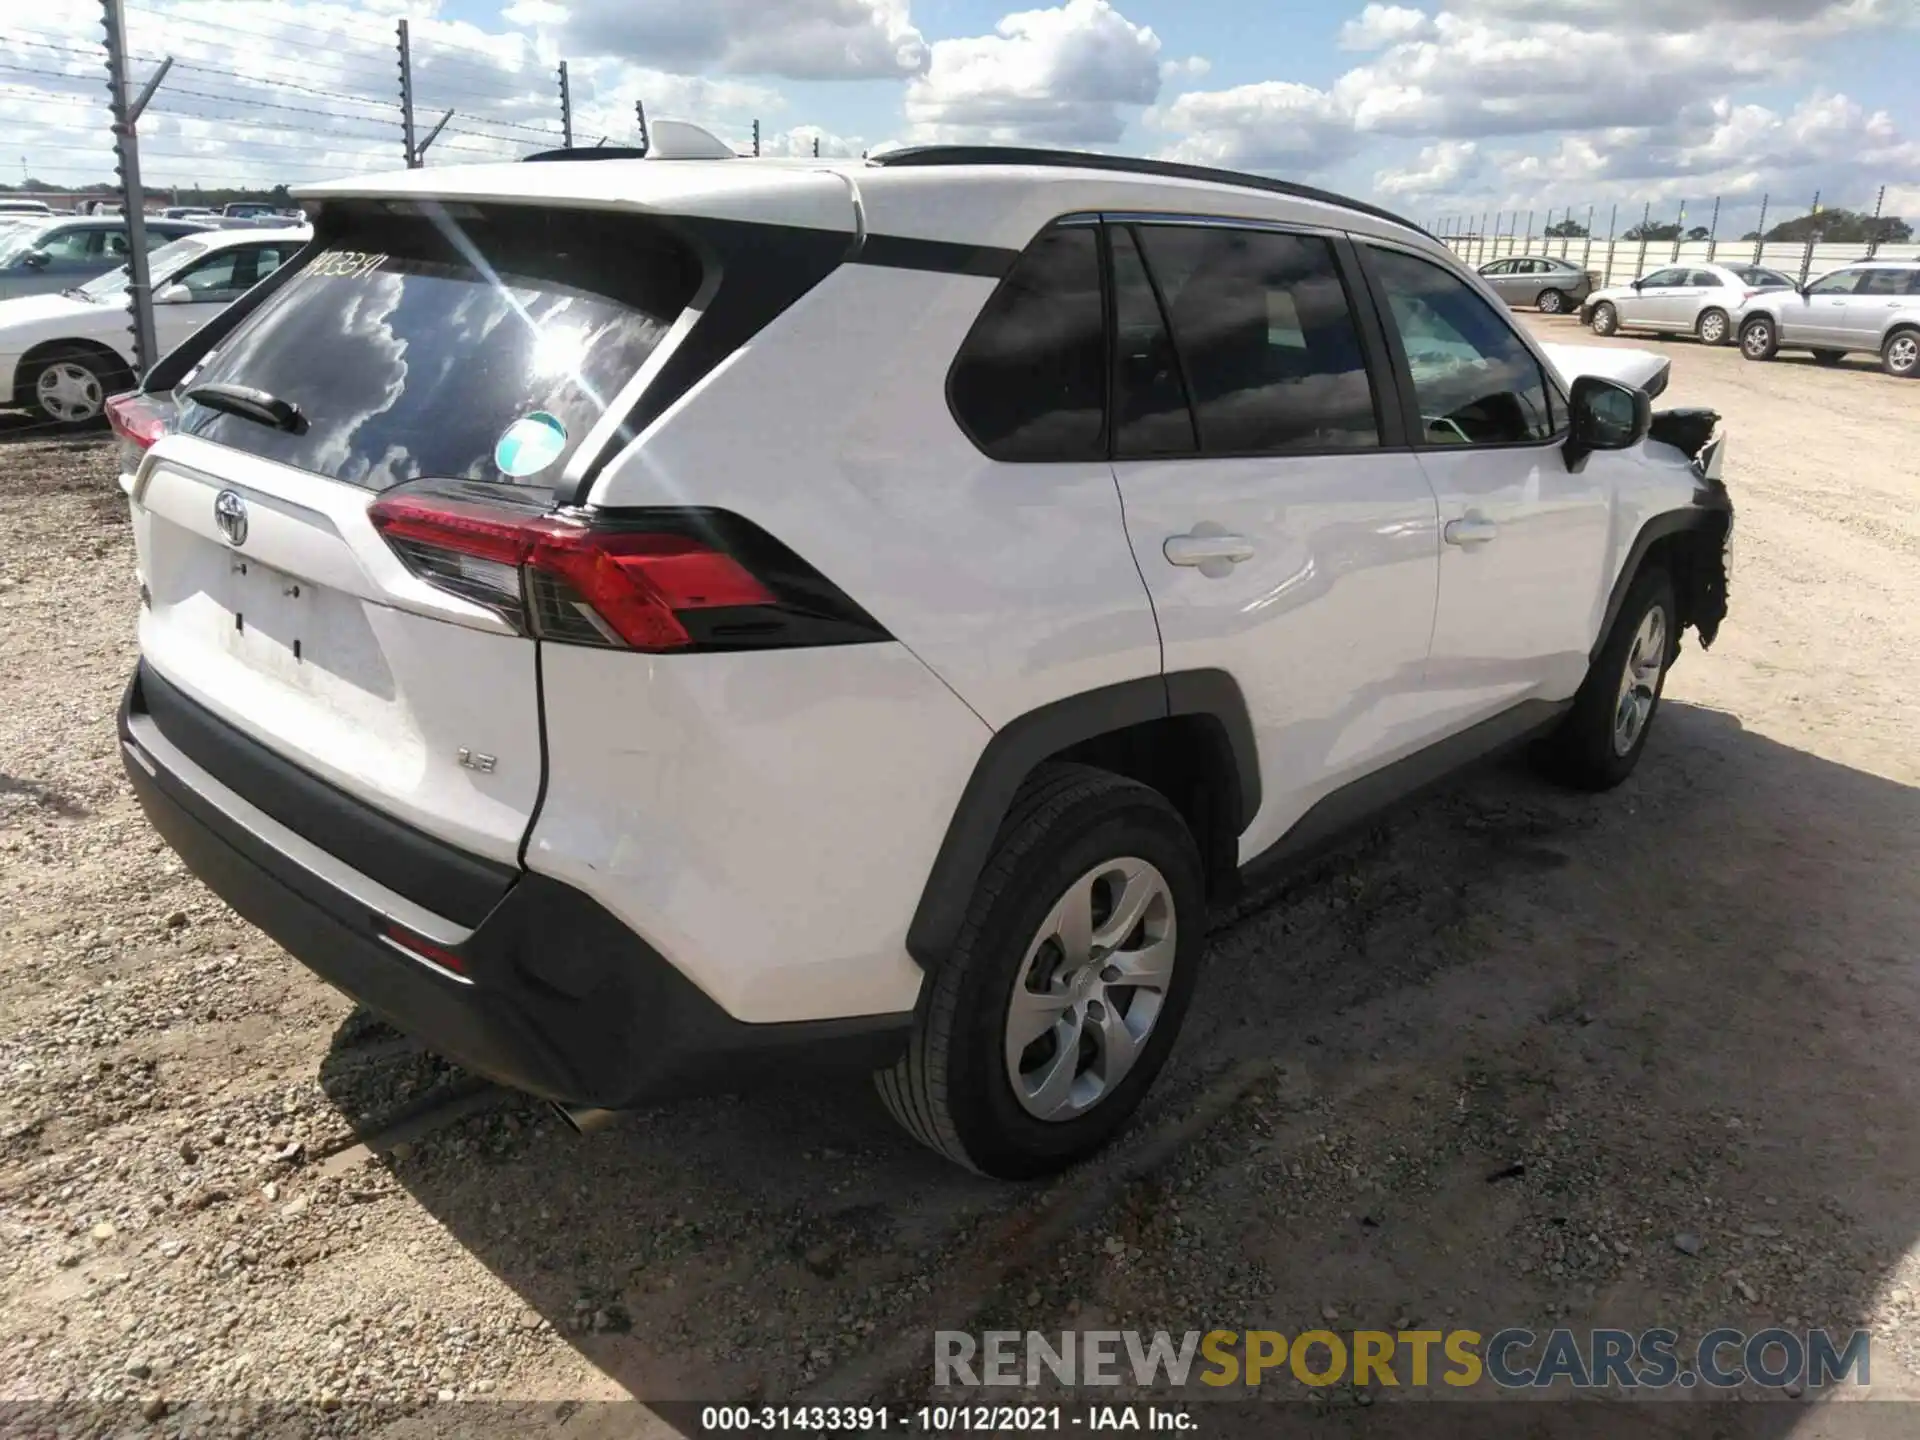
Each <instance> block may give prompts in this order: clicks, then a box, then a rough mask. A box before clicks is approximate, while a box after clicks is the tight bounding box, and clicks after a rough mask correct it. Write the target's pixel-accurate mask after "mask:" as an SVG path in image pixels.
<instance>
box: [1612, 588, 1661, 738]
mask: <svg viewBox="0 0 1920 1440" xmlns="http://www.w3.org/2000/svg"><path fill="white" fill-rule="evenodd" d="M1666 662H1667V612H1666V611H1665V610H1662V609H1661V608H1660V607H1659V606H1658V605H1655V606H1654V607H1653V608H1652V609H1651V610H1649V611H1647V615H1646V618H1645V619H1644V620H1642V621H1641V622H1640V629H1639V631H1638V633H1636V634H1635V635H1634V637H1633V644H1632V645H1631V646H1630V647H1628V650H1627V663H1626V665H1625V667H1624V668H1623V669H1622V670H1621V672H1620V698H1619V700H1618V701H1617V702H1616V703H1615V705H1614V711H1613V753H1614V754H1616V755H1625V754H1627V753H1628V752H1629V751H1631V750H1632V749H1633V747H1634V745H1635V744H1636V743H1637V742H1638V741H1639V739H1640V735H1641V732H1643V731H1644V730H1645V729H1646V728H1647V717H1648V716H1650V715H1652V714H1653V703H1654V701H1655V700H1657V699H1659V697H1660V672H1661V670H1662V668H1664V667H1665V665H1666Z"/></svg>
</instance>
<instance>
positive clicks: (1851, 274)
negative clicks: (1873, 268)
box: [1807, 270, 1866, 295]
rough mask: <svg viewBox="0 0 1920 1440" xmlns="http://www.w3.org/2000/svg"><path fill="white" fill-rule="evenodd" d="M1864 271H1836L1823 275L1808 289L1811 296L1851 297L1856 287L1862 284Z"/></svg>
mask: <svg viewBox="0 0 1920 1440" xmlns="http://www.w3.org/2000/svg"><path fill="white" fill-rule="evenodd" d="M1865 273H1866V272H1865V271H1863V270H1836V271H1835V272H1834V273H1833V274H1831V275H1823V276H1821V277H1820V278H1819V279H1818V280H1816V281H1814V282H1813V284H1811V285H1809V286H1808V287H1807V294H1809V295H1851V294H1853V289H1854V286H1856V285H1858V284H1859V283H1860V277H1861V276H1862V275H1863V274H1865Z"/></svg>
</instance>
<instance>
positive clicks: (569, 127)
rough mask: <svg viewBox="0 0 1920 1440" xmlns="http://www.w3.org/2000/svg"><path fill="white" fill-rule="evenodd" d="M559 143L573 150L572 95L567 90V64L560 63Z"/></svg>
mask: <svg viewBox="0 0 1920 1440" xmlns="http://www.w3.org/2000/svg"><path fill="white" fill-rule="evenodd" d="M560 143H561V144H562V145H563V146H565V147H566V148H567V149H569V150H571V149H572V148H573V95H572V93H571V92H570V91H569V90H568V88H567V62H566V61H564V60H562V61H561V62H560Z"/></svg>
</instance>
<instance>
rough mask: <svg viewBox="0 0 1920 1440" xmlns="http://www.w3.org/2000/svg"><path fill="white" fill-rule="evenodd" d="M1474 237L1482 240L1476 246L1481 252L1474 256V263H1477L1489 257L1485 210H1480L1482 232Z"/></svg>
mask: <svg viewBox="0 0 1920 1440" xmlns="http://www.w3.org/2000/svg"><path fill="white" fill-rule="evenodd" d="M1474 238H1475V239H1476V240H1478V241H1479V242H1480V243H1479V244H1478V245H1477V246H1475V247H1474V248H1475V249H1476V250H1477V251H1478V252H1479V253H1478V254H1477V255H1475V256H1474V263H1475V264H1476V265H1477V264H1481V263H1483V262H1484V261H1485V260H1486V258H1487V212H1486V211H1484V210H1482V211H1481V212H1480V233H1479V234H1478V235H1476V236H1475V237H1474Z"/></svg>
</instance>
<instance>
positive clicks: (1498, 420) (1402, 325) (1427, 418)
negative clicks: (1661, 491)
mask: <svg viewBox="0 0 1920 1440" xmlns="http://www.w3.org/2000/svg"><path fill="white" fill-rule="evenodd" d="M1372 253H1373V265H1374V269H1375V272H1376V273H1377V274H1378V276H1379V280H1380V288H1381V289H1382V290H1383V291H1385V293H1386V297H1387V305H1388V308H1389V309H1390V310H1391V311H1392V312H1393V320H1394V324H1395V326H1396V327H1397V328H1398V330H1399V332H1400V339H1401V343H1402V344H1403V345H1404V346H1405V348H1406V354H1407V368H1408V370H1409V371H1410V372H1411V375H1412V379H1413V389H1414V394H1415V397H1416V398H1417V399H1418V401H1419V404H1420V416H1421V419H1422V421H1423V423H1424V426H1425V436H1424V439H1425V443H1427V444H1429V445H1448V446H1452V445H1515V444H1526V443H1528V442H1532V441H1541V440H1546V439H1548V438H1550V437H1551V436H1552V434H1553V416H1552V412H1551V410H1550V408H1549V401H1548V399H1547V393H1548V392H1547V380H1546V374H1545V372H1544V371H1543V370H1542V369H1541V368H1540V362H1539V361H1538V360H1536V359H1534V357H1533V352H1532V351H1530V350H1528V349H1527V347H1526V346H1525V345H1523V344H1522V343H1521V341H1520V337H1519V336H1518V335H1516V334H1515V333H1514V331H1513V327H1512V326H1511V325H1509V324H1508V323H1507V322H1506V320H1504V319H1503V318H1502V317H1501V316H1500V315H1499V314H1498V313H1496V312H1495V311H1494V310H1493V308H1492V307H1491V306H1489V305H1488V304H1487V303H1486V301H1484V300H1482V299H1481V298H1480V297H1479V295H1477V294H1476V293H1474V291H1473V290H1472V289H1471V288H1470V287H1469V286H1468V285H1467V284H1466V282H1465V281H1463V280H1461V279H1459V278H1458V277H1457V276H1455V275H1452V274H1450V273H1449V272H1447V271H1446V270H1444V269H1442V268H1441V267H1440V266H1438V265H1435V264H1432V263H1430V262H1429V261H1426V260H1421V259H1419V258H1417V257H1415V256H1412V255H1408V254H1405V253H1403V252H1401V251H1398V250H1375V251H1373V252H1372Z"/></svg>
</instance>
